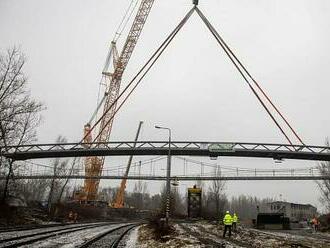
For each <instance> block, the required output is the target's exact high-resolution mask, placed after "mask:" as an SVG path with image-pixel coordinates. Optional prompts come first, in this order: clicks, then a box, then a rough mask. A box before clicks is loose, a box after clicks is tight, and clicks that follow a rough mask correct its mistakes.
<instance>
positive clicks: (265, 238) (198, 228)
mask: <svg viewBox="0 0 330 248" xmlns="http://www.w3.org/2000/svg"><path fill="white" fill-rule="evenodd" d="M180 227H181V228H182V229H183V230H185V231H186V232H187V233H189V234H190V235H191V236H194V237H196V238H197V239H198V240H199V241H200V242H201V243H202V244H205V245H207V246H206V247H226V248H227V247H228V248H229V247H235V248H236V247H252V248H260V247H262V248H277V247H283V248H293V247H295V248H330V242H329V239H328V238H327V237H323V238H320V235H314V234H311V233H310V234H306V235H303V234H300V233H299V231H298V232H294V233H285V232H270V231H259V230H255V229H248V228H239V231H238V232H237V233H233V235H232V237H231V239H227V238H226V239H223V238H222V227H221V226H218V225H214V224H209V223H207V222H196V223H184V224H180Z"/></svg>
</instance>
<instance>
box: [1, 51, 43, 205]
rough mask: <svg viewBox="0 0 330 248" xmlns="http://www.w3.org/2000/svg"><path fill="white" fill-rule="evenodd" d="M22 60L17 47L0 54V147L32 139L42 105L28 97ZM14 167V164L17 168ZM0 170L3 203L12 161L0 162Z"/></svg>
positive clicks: (25, 142)
mask: <svg viewBox="0 0 330 248" xmlns="http://www.w3.org/2000/svg"><path fill="white" fill-rule="evenodd" d="M25 61H26V58H25V56H24V55H23V54H22V52H20V50H19V49H17V48H12V49H8V50H7V51H6V52H5V53H0V146H1V147H5V149H6V148H7V147H8V146H18V145H22V144H28V143H29V142H32V141H34V140H35V139H36V132H35V128H36V127H37V125H38V124H39V122H40V111H41V110H42V108H43V107H42V104H41V103H39V102H37V101H35V100H34V99H32V98H31V96H30V92H29V91H28V90H27V87H26V85H27V77H26V76H25V74H24V72H23V66H24V64H25ZM17 166H18V165H16V167H17ZM0 170H1V171H8V172H7V173H6V174H7V177H6V181H5V186H4V194H3V200H5V198H6V195H7V189H8V183H9V179H10V178H11V177H13V171H14V166H13V161H12V160H8V159H5V158H3V157H2V158H1V159H0Z"/></svg>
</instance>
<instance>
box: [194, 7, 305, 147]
mask: <svg viewBox="0 0 330 248" xmlns="http://www.w3.org/2000/svg"><path fill="white" fill-rule="evenodd" d="M196 11H197V13H198V15H199V16H200V17H201V18H202V20H203V22H204V23H205V24H206V26H207V27H208V28H209V30H210V31H211V33H212V34H213V35H215V36H216V39H217V40H218V41H219V42H220V43H222V45H223V46H224V47H223V46H222V48H223V49H224V50H225V52H226V50H227V51H228V52H229V53H230V55H231V56H232V57H233V58H234V60H235V61H236V62H237V63H238V64H239V65H240V66H241V68H242V69H243V70H244V72H245V73H246V74H247V75H248V77H249V78H250V79H251V80H252V82H253V83H254V84H255V85H256V86H257V88H258V89H259V91H260V92H261V93H262V95H263V96H264V97H265V98H266V99H267V101H268V102H269V103H270V104H271V106H272V107H273V108H274V110H275V111H276V112H277V113H278V114H279V116H280V117H281V118H282V120H283V121H284V122H285V123H286V125H287V126H288V127H289V129H290V130H291V132H292V133H293V134H294V136H295V137H296V138H297V139H298V141H299V142H300V143H301V144H302V145H305V143H304V142H303V141H302V139H301V138H300V137H299V135H298V134H297V132H296V131H295V130H294V129H293V127H292V126H291V125H290V123H289V122H288V120H287V119H286V118H285V117H284V115H283V114H282V113H281V111H280V110H279V109H278V108H277V107H276V105H275V104H274V103H273V101H272V100H271V99H270V97H269V96H268V95H267V94H266V92H265V91H264V90H263V89H262V87H261V86H260V84H259V83H258V82H257V81H256V80H255V79H254V77H253V76H252V75H251V74H250V72H249V71H248V70H247V68H246V67H245V66H244V65H243V63H242V62H241V61H240V60H239V59H238V58H237V56H236V55H235V54H234V53H233V51H232V49H231V48H230V47H229V46H228V45H227V43H226V42H225V41H224V40H223V38H222V37H221V36H220V34H219V33H218V32H217V30H216V29H215V28H214V27H213V25H212V24H211V23H210V22H209V21H208V20H207V18H206V17H205V16H204V14H203V13H202V12H201V11H200V10H199V9H198V8H196ZM226 53H227V52H226ZM228 56H229V55H228Z"/></svg>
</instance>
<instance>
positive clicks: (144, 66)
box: [79, 8, 195, 143]
mask: <svg viewBox="0 0 330 248" xmlns="http://www.w3.org/2000/svg"><path fill="white" fill-rule="evenodd" d="M194 10H195V8H192V9H191V10H190V11H189V12H188V13H187V14H186V16H185V17H184V18H183V19H182V20H181V21H180V23H179V24H178V25H177V27H176V28H175V29H174V30H173V31H172V32H171V33H170V35H169V36H168V37H167V38H166V39H165V40H164V42H163V43H162V44H161V45H160V47H159V48H158V49H157V50H156V51H155V52H154V53H153V54H152V56H151V57H150V58H149V59H148V61H147V62H146V63H145V64H144V65H143V67H142V68H141V69H140V70H139V71H138V73H137V74H136V75H135V76H134V77H133V79H132V80H131V81H130V82H129V84H128V85H127V86H126V87H125V89H124V90H123V91H122V92H121V93H120V94H119V96H118V97H117V98H116V99H115V100H114V102H113V103H112V104H111V105H110V106H109V108H108V109H107V110H105V111H104V113H103V114H102V116H101V117H100V118H99V119H98V120H97V121H96V122H95V124H94V125H93V126H92V127H91V129H90V130H89V132H87V133H86V135H85V136H84V137H83V139H82V140H81V141H80V142H79V143H82V142H83V141H84V140H85V138H86V137H87V136H88V135H89V134H90V133H91V132H92V131H93V129H94V128H95V127H96V126H97V125H98V124H99V123H100V122H101V121H102V118H103V117H104V116H105V115H106V114H107V113H108V112H109V111H110V109H111V108H112V107H113V106H114V105H115V104H117V102H118V100H119V99H120V98H121V97H122V96H123V95H124V93H125V92H126V91H128V89H129V87H130V86H131V85H132V84H133V83H134V82H135V80H136V79H137V78H138V77H139V76H140V74H141V73H142V72H143V71H144V70H145V69H146V68H147V67H148V66H149V67H148V68H147V70H146V71H145V72H144V74H143V75H142V76H141V78H140V79H139V81H138V82H137V84H136V85H135V86H134V88H133V89H132V90H131V91H130V92H129V95H128V96H126V98H125V99H124V101H123V102H122V103H121V105H120V106H119V107H118V108H117V109H116V111H115V113H114V115H112V116H111V118H110V119H109V121H108V122H107V123H106V125H108V123H109V122H110V121H111V120H112V119H113V118H114V116H115V114H116V113H117V112H118V111H119V109H120V107H121V106H122V105H123V104H124V102H125V101H126V100H127V98H128V97H129V96H130V95H131V94H132V92H133V91H134V89H135V88H136V87H137V86H138V85H139V83H140V82H141V80H142V79H143V78H144V76H145V75H146V74H147V72H148V71H149V70H150V69H151V67H152V66H153V65H154V64H155V62H156V61H157V60H158V58H159V57H160V55H161V54H162V53H163V52H164V50H165V49H166V48H167V46H168V45H169V43H170V42H171V41H172V40H173V38H174V37H175V36H176V34H177V33H178V32H179V30H180V29H181V28H182V27H183V25H184V24H185V23H186V22H187V20H188V19H189V17H190V16H191V15H192V13H193V12H194ZM153 59H154V61H153V62H152V63H151V64H150V62H151V61H152V60H153ZM149 64H150V65H149ZM106 125H104V127H105V126H106ZM103 129H104V128H103ZM102 131H103V130H100V131H99V134H98V136H99V135H100V134H101V132H102ZM98 136H97V137H98ZM94 140H96V138H95V139H94Z"/></svg>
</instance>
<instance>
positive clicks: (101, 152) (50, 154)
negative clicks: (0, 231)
mask: <svg viewBox="0 0 330 248" xmlns="http://www.w3.org/2000/svg"><path fill="white" fill-rule="evenodd" d="M167 154H168V149H166V148H157V149H155V148H154V149H143V148H142V149H141V148H137V149H134V148H131V149H126V148H116V149H104V148H93V149H89V150H88V149H74V150H58V151H55V150H54V151H28V152H17V153H4V154H3V155H4V156H5V157H7V158H11V159H14V160H27V159H38V158H56V157H89V156H129V155H134V156H152V155H156V156H160V155H163V156H166V155H167ZM171 155H172V156H199V157H254V158H273V159H302V160H319V161H330V154H320V153H309V152H295V151H286V152H285V151H271V150H238V149H237V150H235V151H229V152H226V151H224V152H210V151H209V150H206V149H179V148H174V149H171Z"/></svg>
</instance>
